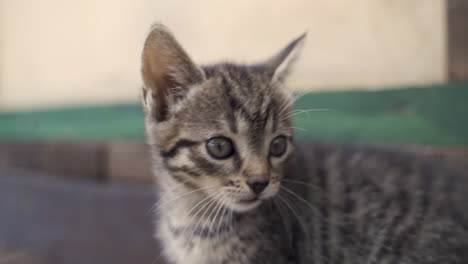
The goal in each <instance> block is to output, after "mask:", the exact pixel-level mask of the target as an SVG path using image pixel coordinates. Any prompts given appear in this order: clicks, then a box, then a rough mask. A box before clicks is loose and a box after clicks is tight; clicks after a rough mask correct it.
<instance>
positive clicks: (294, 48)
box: [264, 32, 307, 82]
mask: <svg viewBox="0 0 468 264" xmlns="http://www.w3.org/2000/svg"><path fill="white" fill-rule="evenodd" d="M306 36H307V32H304V33H303V34H302V35H300V36H299V37H297V38H296V39H294V40H293V41H291V42H290V43H289V44H288V45H287V46H286V47H284V48H283V49H282V50H281V51H280V52H278V53H277V54H276V55H275V56H273V57H272V58H270V59H269V60H267V61H266V62H265V63H264V66H266V67H267V68H268V69H269V70H270V72H271V80H272V82H283V81H284V79H286V77H287V76H288V75H289V73H290V71H291V68H292V66H293V65H294V62H295V61H296V60H297V58H298V56H299V53H300V51H301V48H302V46H303V45H304V42H305V38H306Z"/></svg>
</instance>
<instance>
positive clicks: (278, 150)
mask: <svg viewBox="0 0 468 264" xmlns="http://www.w3.org/2000/svg"><path fill="white" fill-rule="evenodd" d="M287 143H288V142H287V140H286V137H285V136H279V137H276V138H274V139H273V140H272V141H271V143H270V155H272V156H275V157H279V156H281V155H283V154H284V152H286V146H287Z"/></svg>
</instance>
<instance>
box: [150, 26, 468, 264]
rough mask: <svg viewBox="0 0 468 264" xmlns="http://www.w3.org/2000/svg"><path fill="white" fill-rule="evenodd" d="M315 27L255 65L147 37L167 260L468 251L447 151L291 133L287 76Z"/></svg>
mask: <svg viewBox="0 0 468 264" xmlns="http://www.w3.org/2000/svg"><path fill="white" fill-rule="evenodd" d="M303 41H304V36H301V37H299V38H297V39H296V40H294V41H292V42H291V43H290V44H289V45H287V46H286V47H285V48H284V49H283V50H281V51H280V52H279V53H278V54H277V55H275V56H273V57H272V58H270V59H268V60H266V61H265V62H262V63H258V64H254V65H238V64H232V63H221V64H216V65H211V66H207V67H200V66H198V65H196V64H195V63H194V62H193V61H192V60H191V59H190V58H189V56H188V55H187V53H186V52H185V51H184V50H183V49H182V47H181V46H180V45H179V44H178V42H177V41H176V40H175V38H174V37H173V36H172V35H171V33H170V32H169V31H168V30H167V29H166V28H165V27H164V26H162V25H159V24H158V25H155V26H154V27H153V28H152V30H151V32H150V34H149V36H148V38H147V40H146V43H145V45H144V50H143V66H142V75H143V81H144V87H143V109H144V112H145V122H146V132H147V138H148V143H149V145H150V149H151V152H152V157H153V165H154V174H155V176H156V179H157V184H158V187H159V189H160V194H161V195H162V198H161V200H160V202H159V203H158V204H157V205H156V206H157V209H156V210H157V211H158V216H159V221H158V222H157V228H158V231H157V237H158V239H159V240H160V242H161V244H162V245H163V255H164V257H165V259H166V260H167V261H168V262H169V263H176V264H182V263H191V264H195V263H200V264H220V263H226V264H227V263H249V264H250V263H256V264H259V263H269V264H271V263H307V264H310V263H350V264H351V263H353V264H354V263H360V264H362V263H369V264H370V263H446V264H447V263H450V264H455V263H460V264H461V263H465V264H466V263H468V217H467V211H468V207H467V205H466V204H467V203H468V202H467V201H465V200H464V199H466V198H467V196H466V195H465V193H466V192H468V187H467V183H466V179H463V178H461V177H457V176H456V175H454V174H451V173H448V172H447V171H444V172H442V171H441V170H440V168H438V167H437V166H435V164H436V162H431V161H424V160H420V159H418V158H417V157H412V156H410V155H409V154H404V153H397V152H395V151H389V150H377V149H366V148H363V147H346V146H332V145H321V144H310V143H301V144H297V145H295V144H294V142H293V135H294V129H293V127H292V120H291V109H292V104H293V101H294V100H293V98H292V96H291V94H290V92H289V91H288V90H286V89H285V88H284V87H283V82H284V80H285V78H286V77H287V75H288V72H289V70H290V68H291V63H292V62H293V61H294V59H295V58H296V53H297V51H298V48H299V47H300V46H301V44H302V43H303Z"/></svg>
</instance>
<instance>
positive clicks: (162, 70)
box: [141, 24, 204, 122]
mask: <svg viewBox="0 0 468 264" xmlns="http://www.w3.org/2000/svg"><path fill="white" fill-rule="evenodd" d="M141 73H142V78H143V83H144V86H143V107H144V109H145V112H146V114H149V115H151V116H154V117H155V118H156V121H158V122H162V121H166V120H167V119H168V117H169V116H168V115H169V113H170V109H171V108H172V107H174V106H175V104H177V102H179V101H180V100H181V99H182V98H184V96H185V95H186V94H187V92H188V90H189V88H190V87H191V86H193V85H194V84H197V83H200V82H202V81H203V80H204V74H203V71H202V70H201V69H200V68H199V67H198V66H197V65H195V63H193V62H192V60H191V59H190V58H189V56H188V55H187V53H186V52H185V51H184V50H183V49H182V47H181V46H180V44H179V43H178V42H177V40H176V39H175V38H174V36H173V35H172V34H171V33H170V32H169V30H168V29H167V28H166V27H165V26H163V25H162V24H155V25H154V26H153V27H152V28H151V32H150V33H149V34H148V37H147V38H146V41H145V45H144V48H143V55H142V68H141Z"/></svg>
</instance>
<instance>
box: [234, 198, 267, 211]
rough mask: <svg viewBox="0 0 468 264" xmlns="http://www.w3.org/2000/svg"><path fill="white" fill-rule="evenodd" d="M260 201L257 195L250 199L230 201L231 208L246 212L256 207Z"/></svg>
mask: <svg viewBox="0 0 468 264" xmlns="http://www.w3.org/2000/svg"><path fill="white" fill-rule="evenodd" d="M261 203H262V200H260V199H258V197H254V198H251V199H241V200H237V201H235V202H233V203H231V208H232V209H233V210H235V211H237V212H247V211H250V210H252V209H255V208H257V207H258V206H259V205H260V204H261Z"/></svg>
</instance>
